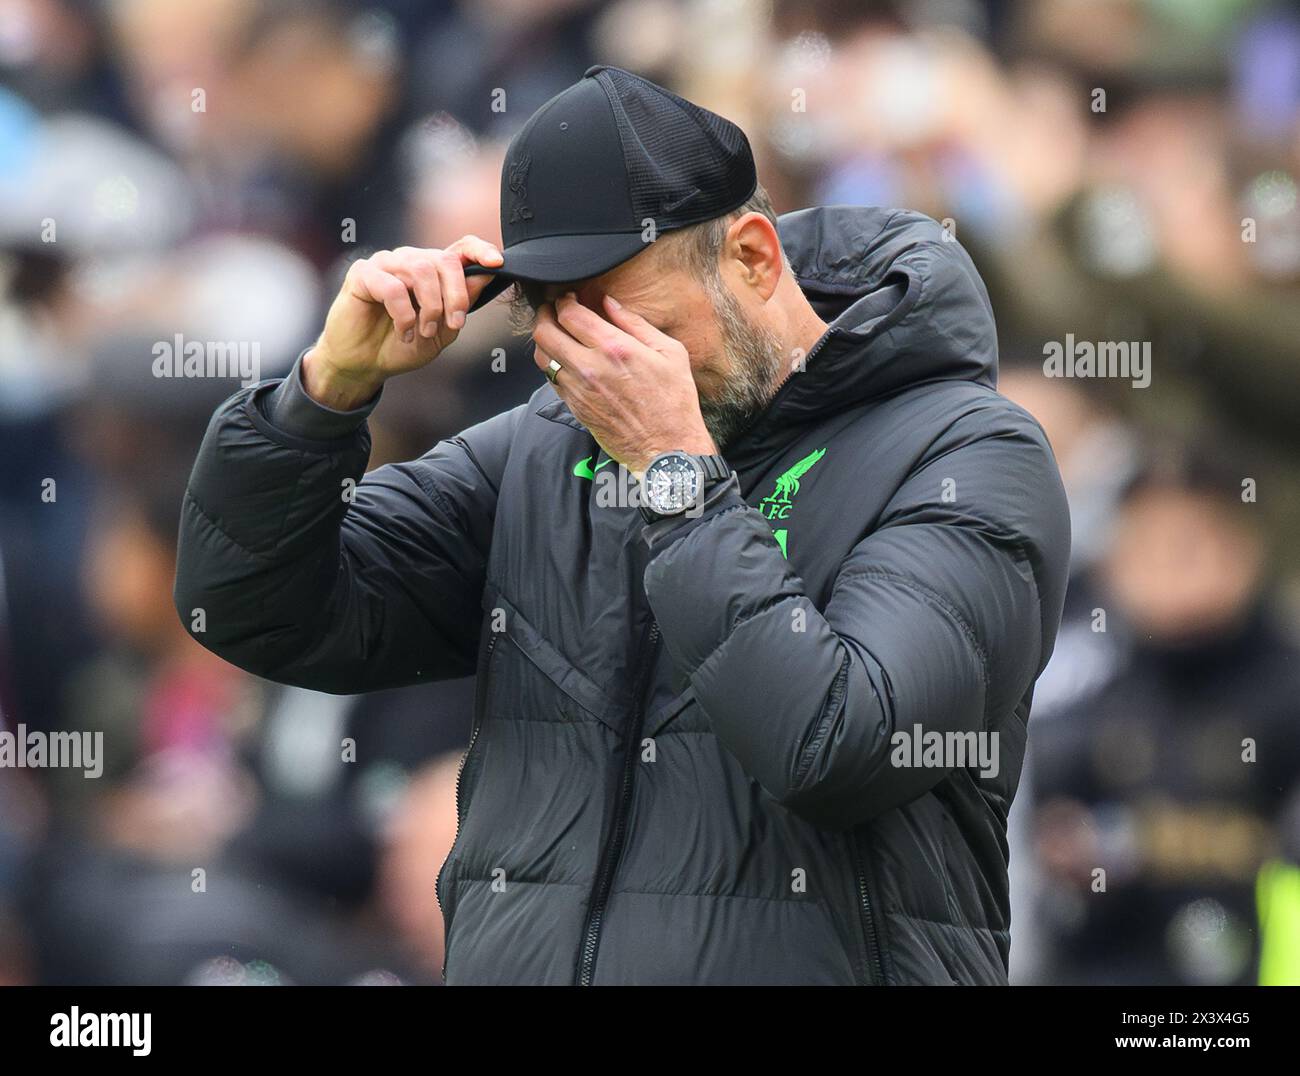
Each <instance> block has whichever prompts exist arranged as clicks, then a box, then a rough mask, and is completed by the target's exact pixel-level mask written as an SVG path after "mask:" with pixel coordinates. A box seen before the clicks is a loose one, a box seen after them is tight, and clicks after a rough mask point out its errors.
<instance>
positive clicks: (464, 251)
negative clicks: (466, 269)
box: [447, 235, 504, 269]
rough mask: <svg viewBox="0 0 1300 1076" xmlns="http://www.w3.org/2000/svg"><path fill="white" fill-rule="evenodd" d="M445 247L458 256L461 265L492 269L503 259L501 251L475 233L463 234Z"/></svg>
mask: <svg viewBox="0 0 1300 1076" xmlns="http://www.w3.org/2000/svg"><path fill="white" fill-rule="evenodd" d="M447 249H448V250H449V251H451V252H452V253H453V254H456V255H457V256H459V258H460V261H461V264H462V265H482V266H486V267H487V268H489V269H492V268H495V267H496V266H499V265H500V264H501V263H502V262H503V261H504V259H503V258H502V256H501V251H499V250H498V249H497V248H496V247H495V246H494V245H493V244H491V243H489V242H488V241H487V240H486V239H480V238H479V237H478V236H477V235H463V236H461V237H460V238H459V239H457V240H456V242H454V243H452V245H451V246H449V247H448V248H447Z"/></svg>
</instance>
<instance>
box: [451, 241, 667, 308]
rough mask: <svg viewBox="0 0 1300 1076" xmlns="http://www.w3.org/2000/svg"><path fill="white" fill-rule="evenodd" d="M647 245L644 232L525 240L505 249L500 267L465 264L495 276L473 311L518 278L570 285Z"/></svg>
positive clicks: (477, 273) (473, 273) (471, 270)
mask: <svg viewBox="0 0 1300 1076" xmlns="http://www.w3.org/2000/svg"><path fill="white" fill-rule="evenodd" d="M645 248H646V241H645V239H644V238H643V236H642V233H641V232H615V233H612V234H604V235H548V236H542V237H540V238H537V239H525V240H524V241H523V242H522V243H516V244H515V245H514V246H512V247H507V248H506V249H505V250H503V251H502V252H501V254H502V257H503V262H502V264H501V266H500V267H492V266H486V265H467V266H465V275H466V276H484V275H491V276H493V277H494V279H493V280H492V282H491V283H490V284H488V286H487V287H486V288H484V289H483V292H482V294H480V295H479V297H478V299H477V300H476V301H475V303H474V305H473V306H471V307H470V309H471V310H477V309H478V308H479V307H480V306H482V305H483V304H484V303H489V302H491V301H492V300H493V299H495V298H496V297H497V296H498V295H500V294H501V293H502V292H503V291H505V290H506V288H508V287H510V285H511V284H513V283H514V282H515V281H516V280H527V281H533V282H536V283H539V284H568V283H571V282H573V281H577V280H587V279H589V278H590V277H593V276H600V274H601V273H608V272H609V271H610V270H611V269H613V268H614V267H615V266H616V265H621V264H622V263H623V262H625V261H627V260H628V259H629V258H631V257H633V256H635V255H637V254H640V253H641V251H643V250H644V249H645Z"/></svg>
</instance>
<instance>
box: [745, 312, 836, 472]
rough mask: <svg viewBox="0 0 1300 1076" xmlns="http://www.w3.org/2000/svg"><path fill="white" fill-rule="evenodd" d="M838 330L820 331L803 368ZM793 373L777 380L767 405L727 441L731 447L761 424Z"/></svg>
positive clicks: (791, 371) (792, 371) (806, 367)
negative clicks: (819, 337)
mask: <svg viewBox="0 0 1300 1076" xmlns="http://www.w3.org/2000/svg"><path fill="white" fill-rule="evenodd" d="M839 331H840V330H839V329H837V328H835V327H834V326H831V328H829V329H827V330H826V331H825V332H824V333H822V335H821V339H819V340H818V341H817V343H815V344H813V346H812V350H810V351H809V352H808V354H807V355H805V356H804V357H803V368H804V369H805V370H807V369H808V363H809V362H811V361H812V359H813V358H814V357H815V356H816V355H817V353H818V352H819V351H821V349H822V348H823V347H825V346H826V343H827V341H829V340H830V339H831V337H833V336H837V335H838V334H839ZM794 375H795V371H794V370H793V369H791V370H789V371H787V372H786V375H785V377H783V378H782V379H781V380H780V381H779V382H777V386H776V388H775V389H773V390H772V398H771V399H770V400H768V402H767V406H766V407H765V408H763V410H762V411H761V412H760V413H759V414H757V415H755V416H754V419H753V421H751V422H750V423H749V425H747V426H745V427H744V428H743V429H741V430H739V431H738V432H737V433H736V436H735V437H733V438H732V440H731V441H730V442H729V444H730V445H731V446H732V447H734V446H736V445H739V444H741V443H743V441H744V440H745V438H746V437H748V436H749V435H750V434H751V433H752V432H753V431H754V430H755V429H756V428H757V427H758V426H759V425H760V424H762V422H763V420H764V419H765V418H766V417H767V416H768V415H769V414H770V413H771V411H772V408H774V407H775V406H776V405H777V403H778V402H779V401H780V399H781V393H783V392H784V391H785V390H786V388H787V387H789V384H790V382H791V380H792V379H793V378H794Z"/></svg>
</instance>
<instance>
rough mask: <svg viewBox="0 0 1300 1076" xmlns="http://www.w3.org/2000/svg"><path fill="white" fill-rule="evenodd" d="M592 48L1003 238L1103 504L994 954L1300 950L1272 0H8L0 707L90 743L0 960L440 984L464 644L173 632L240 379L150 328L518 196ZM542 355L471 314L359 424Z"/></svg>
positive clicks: (1278, 33)
mask: <svg viewBox="0 0 1300 1076" xmlns="http://www.w3.org/2000/svg"><path fill="white" fill-rule="evenodd" d="M596 62H602V63H613V64H618V65H621V66H626V67H630V68H633V69H635V70H637V71H639V72H640V73H643V74H646V75H648V76H650V77H652V78H655V79H656V80H658V81H660V82H663V83H664V84H666V85H669V86H670V87H672V88H674V89H676V90H678V91H679V92H681V93H683V94H685V95H686V96H689V97H691V98H693V99H695V100H697V101H699V102H700V103H701V104H704V105H706V106H707V107H710V108H712V109H714V110H716V111H719V112H722V113H723V114H725V115H727V116H729V117H730V118H732V119H734V120H736V121H738V122H739V123H741V124H742V126H743V127H744V128H745V129H746V131H747V132H748V133H749V135H750V137H751V140H752V141H753V143H754V146H755V150H756V153H757V154H758V157H759V168H760V174H761V176H762V177H763V180H764V182H765V184H766V186H767V187H768V189H769V190H770V191H771V192H772V194H773V197H774V200H775V202H776V203H777V206H778V208H779V209H782V210H785V209H793V208H798V207H800V206H803V205H809V204H816V203H836V202H850V203H870V204H881V205H898V206H909V207H915V208H919V209H921V210H923V211H925V212H927V213H929V214H931V215H932V216H934V217H936V218H937V219H940V220H946V221H949V222H951V226H952V227H953V228H954V229H955V231H956V234H957V237H958V238H959V239H960V240H961V241H962V242H963V243H964V244H965V245H966V246H967V247H968V248H969V249H970V250H971V252H972V254H973V255H974V257H975V259H976V262H977V264H978V265H979V266H980V269H981V271H982V273H983V274H984V276H985V279H986V281H987V283H988V285H989V288H990V291H991V293H992V296H993V301H994V307H995V310H996V311H997V314H998V318H999V326H1000V332H1001V350H1002V361H1003V373H1002V388H1003V391H1005V392H1007V393H1008V394H1009V395H1011V396H1013V397H1014V398H1016V399H1017V400H1019V401H1020V402H1021V403H1023V404H1024V405H1025V406H1026V407H1027V408H1029V409H1030V410H1031V411H1032V412H1033V413H1034V414H1035V415H1036V416H1037V417H1038V418H1039V419H1040V421H1042V422H1043V423H1044V426H1045V427H1046V429H1047V431H1048V433H1049V436H1050V437H1051V439H1052V442H1053V445H1054V447H1055V449H1056V451H1057V454H1058V458H1059V461H1060V464H1061V467H1062V472H1063V474H1064V477H1065V480H1066V484H1067V487H1068V490H1069V494H1070V498H1071V508H1072V515H1073V525H1074V532H1075V551H1074V573H1073V581H1072V588H1071V596H1070V599H1069V604H1068V607H1067V611H1066V618H1065V622H1064V624H1063V627H1062V632H1061V638H1060V643H1059V645H1058V650H1057V654H1056V657H1055V658H1054V660H1053V663H1052V665H1051V666H1050V667H1049V669H1048V672H1047V673H1046V674H1045V676H1044V678H1043V680H1042V681H1041V684H1040V689H1039V692H1038V699H1037V702H1036V707H1035V712H1034V718H1033V723H1032V724H1031V740H1030V743H1031V749H1030V765H1029V769H1028V772H1027V775H1026V779H1025V783H1024V785H1023V786H1022V791H1021V794H1020V797H1019V799H1018V801H1017V806H1016V810H1015V811H1014V812H1013V816H1012V827H1011V829H1012V832H1011V846H1012V864H1013V888H1014V908H1015V930H1014V934H1013V937H1014V944H1013V980H1014V981H1017V982H1095V983H1108V982H1114V983H1122V982H1184V983H1218V982H1251V981H1257V980H1258V979H1260V978H1261V977H1262V978H1263V979H1264V980H1266V981H1281V980H1285V979H1288V978H1289V979H1290V981H1292V982H1294V981H1296V978H1295V976H1296V969H1295V960H1296V957H1297V955H1298V954H1297V953H1296V952H1295V951H1294V939H1295V938H1296V937H1297V935H1295V934H1294V933H1293V934H1292V935H1291V937H1292V939H1293V941H1292V943H1291V944H1290V945H1288V943H1287V942H1286V940H1285V939H1286V937H1287V934H1286V931H1287V929H1288V926H1287V924H1288V922H1290V923H1292V924H1294V922H1295V920H1296V917H1297V916H1300V890H1298V888H1297V885H1296V883H1295V877H1296V875H1295V874H1294V873H1293V872H1294V868H1293V867H1292V866H1290V864H1291V863H1293V862H1294V861H1295V859H1296V856H1297V850H1298V846H1300V812H1298V811H1297V808H1296V789H1297V788H1300V736H1298V735H1297V724H1296V719H1297V714H1298V711H1300V690H1297V689H1298V688H1300V662H1297V660H1296V649H1295V646H1296V644H1295V642H1294V623H1295V616H1296V607H1297V590H1296V587H1295V579H1296V571H1297V568H1300V557H1298V556H1297V552H1296V544H1295V543H1294V542H1293V541H1291V540H1289V539H1290V538H1291V536H1292V535H1293V534H1294V529H1295V526H1296V524H1297V521H1298V520H1300V488H1298V486H1297V481H1296V471H1297V463H1298V460H1297V453H1298V452H1300V423H1297V421H1296V417H1297V415H1300V381H1298V380H1297V378H1296V376H1295V375H1296V371H1297V360H1300V346H1298V344H1297V341H1300V302H1297V299H1298V298H1300V206H1298V205H1297V180H1296V177H1297V175H1298V174H1300V15H1298V14H1297V12H1296V9H1295V7H1294V6H1293V5H1289V4H1271V3H1262V2H1249V0H1202V2H1197V3H1191V2H1179V0H1145V2H1141V0H1093V2H1083V0H1040V2H1031V3H1012V2H997V0H989V2H983V3H979V2H975V0H916V2H904V0H898V2H893V3H882V2H867V0H862V2H851V0H803V2H797V3H796V2H783V0H777V2H774V3H767V4H765V3H759V2H745V0H620V2H615V3H594V2H587V0H472V2H454V0H379V2H374V3H368V4H338V5H331V4H327V3H322V2H311V0H307V2H290V3H278V2H268V0H187V2H186V3H177V2H174V0H102V2H93V0H0V461H2V462H0V563H2V565H3V575H2V577H0V583H2V586H0V706H2V707H3V712H4V715H5V724H6V727H8V728H9V729H11V730H12V729H13V728H15V727H16V726H17V724H18V723H19V722H22V723H24V724H25V725H26V727H28V728H31V729H39V730H54V729H76V730H102V731H103V732H104V734H105V736H104V742H105V755H106V762H105V773H104V776H103V777H102V778H100V779H99V780H86V779H84V778H83V777H81V775H80V774H79V773H76V772H65V771H36V770H17V769H11V768H0V982H3V983H33V982H107V983H116V982H128V983H131V982H205V983H206V982H226V983H248V984H257V983H278V982H293V983H333V982H412V983H418V982H436V981H437V979H438V969H439V967H440V965H441V924H440V921H439V919H438V910H437V906H436V904H435V902H434V898H433V881H434V876H435V873H436V871H437V869H438V866H439V864H440V863H441V861H442V858H443V856H444V855H445V853H446V851H447V849H448V848H449V847H450V844H451V841H452V838H453V836H454V828H455V813H454V784H455V775H456V768H457V761H458V757H459V755H458V752H459V748H460V747H461V745H462V744H463V741H464V740H465V738H466V736H467V733H468V726H469V705H470V698H471V695H472V684H468V683H454V684H444V685H433V686H429V687H422V688H418V689H410V690H406V691H394V692H385V693H381V694H377V695H372V696H366V697H357V698H334V697H328V696H321V695H316V694H313V693H311V692H307V691H301V690H296V689H287V690H286V689H282V688H278V687H276V686H274V685H270V684H266V683H263V682H258V681H255V680H253V679H252V678H250V677H247V676H245V675H244V674H242V673H240V672H239V671H237V670H235V669H233V668H231V667H229V666H227V665H224V664H223V663H222V662H220V661H219V660H218V659H216V658H213V657H212V656H211V655H208V654H207V653H206V652H204V651H202V650H201V649H199V648H198V647H197V646H195V645H194V644H193V642H192V641H191V640H190V639H189V638H188V636H187V634H186V633H185V632H184V631H183V630H182V629H181V626H180V625H179V624H178V623H177V621H176V614H175V612H174V610H173V608H172V603H171V595H170V590H171V577H172V570H173V561H174V542H175V527H176V520H177V515H178V505H179V499H180V491H181V489H182V488H183V485H184V481H185V477H186V473H187V469H188V465H189V462H190V460H191V459H192V455H193V451H194V449H195V446H196V444H197V440H198V438H199V437H200V436H201V433H202V430H203V427H204V425H205V421H206V417H207V415H208V414H209V413H210V411H211V409H212V407H213V406H214V405H215V403H216V402H217V401H219V400H220V399H221V398H223V397H224V396H225V395H227V394H228V393H229V392H230V391H232V390H233V389H234V388H235V387H237V386H236V385H235V384H234V383H233V382H231V381H224V382H223V381H220V380H218V379H184V378H171V379H169V378H159V377H156V376H154V370H153V357H154V354H155V353H154V351H153V350H152V349H153V347H154V345H155V344H156V343H158V342H159V341H172V340H174V339H175V337H176V334H178V333H179V334H182V336H183V338H184V339H186V340H195V341H200V342H204V343H212V342H218V343H220V342H233V343H236V344H243V345H246V346H248V345H254V344H255V345H256V354H257V356H258V358H259V359H260V374H261V376H263V377H268V376H276V375H277V374H279V373H281V372H283V370H284V369H285V368H286V367H287V366H288V364H289V363H290V362H291V361H292V359H293V356H294V355H295V354H296V353H297V352H298V350H299V349H301V347H303V346H304V345H305V344H306V343H309V342H310V340H311V338H312V335H313V333H314V332H315V331H316V328H317V327H318V326H319V324H320V321H321V317H322V313H323V309H324V305H325V304H326V303H327V302H328V298H329V296H330V295H331V293H332V292H333V290H334V289H335V288H336V286H337V283H338V281H339V279H340V278H341V275H342V271H343V269H344V267H345V266H346V264H347V262H348V261H349V260H350V259H352V258H355V257H358V256H364V255H365V254H366V253H368V252H370V251H373V250H376V249H381V248H384V247H391V246H395V245H399V244H403V243H406V244H413V245H420V246H437V245H442V244H445V243H448V242H450V241H451V240H453V239H455V238H456V237H457V236H459V235H461V234H463V233H465V232H474V233H477V234H480V235H483V236H485V237H489V238H493V239H497V238H499V228H498V224H497V191H498V167H499V162H500V159H501V154H502V149H503V146H504V143H505V141H506V140H507V139H508V138H509V136H510V135H511V134H512V133H513V131H514V130H515V129H517V127H518V125H519V124H521V123H522V122H523V120H524V119H526V118H527V116H528V115H529V114H530V113H531V112H532V110H533V109H534V108H535V107H536V106H537V105H539V104H540V103H541V102H542V101H544V100H545V99H546V98H548V97H549V96H551V95H552V94H553V93H555V92H557V91H558V90H560V89H561V88H563V87H564V86H566V85H568V84H569V83H570V82H572V81H574V80H575V79H576V78H577V77H579V76H580V75H581V73H582V72H583V71H584V70H585V69H586V68H587V67H588V66H589V65H590V64H592V63H596ZM1067 334H1072V335H1073V337H1074V338H1075V339H1076V340H1086V341H1139V342H1149V343H1150V345H1151V354H1152V377H1151V383H1150V385H1149V386H1147V387H1144V388H1136V387H1134V386H1133V385H1132V383H1131V381H1130V380H1124V379H1118V378H1114V379H1097V380H1084V379H1062V378H1048V377H1045V376H1044V370H1043V355H1044V351H1043V349H1044V345H1045V344H1046V343H1048V342H1051V341H1064V340H1065V338H1066V335H1067ZM497 348H502V349H504V351H503V352H494V349H497ZM494 353H495V354H496V355H497V356H498V357H499V356H500V355H502V354H504V355H505V369H504V372H501V371H500V370H499V369H494V368H493V364H492V361H491V359H492V356H493V355H494ZM496 365H497V367H499V366H500V363H499V362H498V363H497V364H496ZM536 383H537V373H536V370H535V369H534V367H533V366H532V364H531V362H529V361H528V359H527V357H526V354H525V352H524V351H523V348H522V346H521V343H520V341H519V340H518V339H517V338H514V337H511V336H510V334H509V331H508V325H507V319H506V316H505V312H504V310H502V309H501V308H500V306H499V305H498V307H497V308H495V309H493V310H491V311H489V312H485V313H482V314H478V315H475V316H474V317H473V318H472V319H471V320H470V324H469V327H468V328H467V329H466V331H465V332H464V333H463V335H462V338H461V340H460V342H458V343H457V345H456V346H455V347H454V348H453V349H452V350H451V351H450V352H449V353H448V354H447V355H446V356H444V357H443V358H441V359H439V360H438V361H437V362H436V363H435V364H434V365H433V366H432V367H430V368H429V369H427V370H424V371H422V372H421V373H419V374H417V375H412V376H409V377H406V378H404V379H403V383H402V385H401V390H400V391H394V392H389V393H387V394H386V395H385V398H384V400H383V402H382V404H381V406H380V408H379V409H378V411H377V412H376V414H375V416H374V418H373V419H372V421H371V426H372V429H373V432H374V450H373V456H372V460H371V464H372V466H374V465H378V464H380V463H382V462H385V461H388V460H395V459H404V458H410V457H412V456H415V455H418V454H419V453H421V452H422V451H424V450H425V449H426V448H427V447H428V446H429V445H431V444H432V443H433V442H434V441H435V440H437V439H438V438H440V437H442V436H446V435H449V434H451V433H454V432H455V431H457V430H458V429H460V428H461V427H463V426H465V425H467V424H469V423H471V422H474V421H477V420H479V419H481V418H484V417H486V416H488V415H490V414H493V413H495V412H497V411H498V410H501V409H503V408H505V407H507V406H509V405H511V404H512V403H514V402H516V401H518V400H520V399H522V398H523V397H524V396H526V394H527V393H529V392H530V391H531V390H532V388H533V387H534V386H535V385H536ZM48 479H54V482H55V485H54V486H53V487H50V486H49V485H48V482H47V480H48ZM51 488H53V489H56V490H57V495H56V496H55V497H53V498H50V497H49V496H48V495H43V492H44V491H47V490H49V489H51ZM1099 614H1100V616H1099ZM349 738H350V739H351V740H352V741H354V742H355V744H356V761H355V762H348V763H346V764H344V763H342V762H341V761H340V744H341V743H342V742H343V741H345V740H347V739H349ZM1245 739H1249V740H1250V741H1252V742H1253V744H1254V745H1255V752H1256V753H1255V754H1254V755H1253V756H1252V760H1249V761H1243V757H1242V753H1243V748H1242V746H1241V745H1242V741H1243V740H1245ZM196 867H197V868H201V869H202V870H203V872H204V878H205V881H206V889H205V891H203V892H200V893H196V892H194V891H193V890H194V886H193V884H192V883H193V878H194V875H193V874H192V872H193V871H194V870H195V868H196ZM1097 868H1102V869H1104V870H1105V888H1104V892H1103V891H1098V883H1097V879H1098V877H1099V876H1097V875H1096V874H1095V871H1096V869H1097ZM1261 917H1263V918H1264V920H1265V922H1264V925H1265V926H1267V927H1268V929H1267V930H1261ZM1292 929H1293V928H1292ZM755 944H762V939H755ZM1261 956H1262V968H1261Z"/></svg>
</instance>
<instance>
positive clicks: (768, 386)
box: [700, 284, 784, 451]
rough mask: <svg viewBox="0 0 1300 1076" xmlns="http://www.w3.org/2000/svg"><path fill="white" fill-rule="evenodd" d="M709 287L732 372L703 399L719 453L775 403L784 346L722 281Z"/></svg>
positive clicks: (711, 432) (709, 425) (704, 415)
mask: <svg viewBox="0 0 1300 1076" xmlns="http://www.w3.org/2000/svg"><path fill="white" fill-rule="evenodd" d="M709 290H710V291H711V292H712V293H713V295H712V299H713V309H714V312H715V313H716V314H717V317H718V325H719V329H720V331H721V333H722V342H723V347H724V348H725V349H726V355H727V361H728V363H729V365H730V366H731V371H730V376H729V377H728V378H727V381H726V384H725V386H724V387H723V388H722V389H721V391H719V392H716V393H711V394H710V395H709V396H708V397H707V398H705V397H701V398H700V412H701V414H702V415H703V417H704V425H705V427H706V428H707V429H708V431H709V435H710V436H711V437H712V438H713V443H714V444H715V445H717V446H718V449H719V451H721V450H722V449H724V448H726V446H727V445H728V444H730V443H731V442H732V441H733V440H734V439H735V437H736V435H737V434H738V433H740V432H741V431H742V430H744V429H745V427H746V426H748V425H749V424H750V423H751V422H752V421H753V420H754V419H755V418H757V417H758V415H760V414H761V413H762V412H763V411H764V410H765V409H766V408H767V405H768V404H769V403H770V402H771V400H772V396H773V394H774V393H775V392H776V386H777V381H778V379H779V377H780V374H781V363H782V359H783V358H784V349H783V348H782V347H781V342H780V341H779V340H778V339H777V338H776V336H775V335H774V334H773V333H772V332H771V331H770V330H768V329H766V328H764V327H762V326H758V325H755V324H753V323H752V322H750V321H749V319H748V318H746V317H745V314H744V311H743V310H741V308H740V304H739V303H737V302H736V300H735V298H734V297H733V296H732V295H731V293H730V292H728V291H727V289H726V288H725V287H723V286H721V284H719V286H718V287H716V288H710V289H709Z"/></svg>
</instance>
